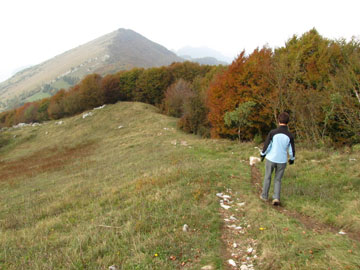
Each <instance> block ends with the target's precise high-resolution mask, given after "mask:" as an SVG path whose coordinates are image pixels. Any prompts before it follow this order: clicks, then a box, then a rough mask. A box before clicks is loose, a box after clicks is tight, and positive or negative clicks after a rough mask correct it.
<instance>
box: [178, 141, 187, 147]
mask: <svg viewBox="0 0 360 270" xmlns="http://www.w3.org/2000/svg"><path fill="white" fill-rule="evenodd" d="M180 144H181V145H182V146H188V144H187V142H186V141H181V142H180Z"/></svg>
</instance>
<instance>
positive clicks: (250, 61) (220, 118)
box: [208, 47, 273, 139]
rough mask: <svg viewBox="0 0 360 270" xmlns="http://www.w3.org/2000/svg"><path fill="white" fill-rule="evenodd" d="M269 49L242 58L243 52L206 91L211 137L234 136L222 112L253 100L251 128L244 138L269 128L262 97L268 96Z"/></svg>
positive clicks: (270, 67)
mask: <svg viewBox="0 0 360 270" xmlns="http://www.w3.org/2000/svg"><path fill="white" fill-rule="evenodd" d="M271 73H272V50H271V49H269V48H266V47H264V48H263V49H261V50H259V49H256V50H255V51H254V52H253V53H252V54H251V55H249V56H246V55H245V51H243V52H242V53H241V54H240V55H239V56H238V58H237V59H236V60H235V61H234V62H233V63H232V64H231V65H230V66H229V68H228V69H227V70H226V71H225V72H224V73H223V74H220V75H219V76H218V77H217V78H216V80H215V81H214V82H213V83H212V84H211V85H210V87H209V91H208V106H209V109H210V112H209V116H208V117H209V120H210V122H211V125H212V129H211V135H212V137H230V138H235V137H236V136H237V131H236V128H230V127H228V126H226V125H225V121H224V116H225V114H226V112H230V111H234V110H235V109H236V107H238V106H239V105H240V104H242V103H244V102H247V101H253V102H255V103H256V105H255V107H254V111H255V112H256V113H253V114H252V115H250V116H249V120H251V122H252V123H253V124H252V127H251V128H249V129H247V130H245V131H244V133H243V135H244V137H243V138H245V139H251V138H252V137H253V136H254V135H256V134H262V135H264V134H265V133H266V132H267V131H269V129H270V128H271V124H272V113H271V108H269V106H268V105H267V103H266V101H265V99H264V97H265V96H267V95H272V92H273V86H272V85H273V84H272V82H271V78H272V75H271Z"/></svg>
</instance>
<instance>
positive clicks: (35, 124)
mask: <svg viewBox="0 0 360 270" xmlns="http://www.w3.org/2000/svg"><path fill="white" fill-rule="evenodd" d="M31 126H32V127H38V126H41V124H40V123H34V124H32V125H31Z"/></svg>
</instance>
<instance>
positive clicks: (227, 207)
mask: <svg viewBox="0 0 360 270" xmlns="http://www.w3.org/2000/svg"><path fill="white" fill-rule="evenodd" d="M220 206H221V207H222V208H224V209H225V210H228V209H230V208H231V206H229V205H226V204H223V203H220Z"/></svg>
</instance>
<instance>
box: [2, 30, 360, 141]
mask: <svg viewBox="0 0 360 270" xmlns="http://www.w3.org/2000/svg"><path fill="white" fill-rule="evenodd" d="M118 101H139V102H145V103H149V104H153V105H155V106H157V107H158V108H160V110H161V111H162V112H163V113H165V114H168V115H170V116H174V117H178V118H179V120H178V126H179V127H180V128H181V129H183V130H184V131H186V132H190V133H195V134H200V135H201V136H205V137H210V136H211V137H214V138H229V139H239V140H254V139H255V140H258V141H260V140H262V139H264V136H266V134H267V133H268V132H269V130H271V129H272V128H274V127H275V126H276V123H277V119H276V118H277V115H278V114H279V113H280V112H282V111H287V112H288V113H289V114H290V116H291V123H290V129H291V131H292V132H293V133H295V135H296V137H297V139H299V140H301V141H306V142H311V143H314V142H316V143H319V144H332V145H344V144H347V145H351V144H356V143H360V44H359V41H357V40H355V39H352V40H350V41H349V42H347V41H345V40H329V39H326V38H324V37H322V36H321V35H320V34H319V33H318V32H317V31H316V30H315V29H312V30H310V31H309V32H307V33H305V34H303V35H302V36H300V37H297V36H293V37H292V38H291V39H289V40H288V41H287V42H286V44H285V46H283V47H280V48H276V49H271V48H268V47H266V46H265V47H263V48H261V49H259V48H257V49H255V50H254V51H253V52H252V53H251V54H249V55H247V54H246V53H245V51H243V52H241V53H240V54H239V56H238V57H237V58H236V59H235V60H234V61H233V63H232V64H231V65H229V66H209V65H199V64H197V63H192V62H183V63H173V64H171V65H170V66H167V67H159V68H149V69H142V68H135V69H132V70H129V71H120V72H118V73H115V74H110V75H106V76H104V77H101V76H100V75H98V74H90V75H88V76H86V77H85V78H84V79H83V80H82V81H80V82H79V83H78V84H76V85H75V86H73V87H71V88H70V89H68V90H67V91H66V90H65V89H61V90H60V91H58V92H57V93H56V94H55V95H54V96H52V97H50V98H45V99H42V100H40V101H36V102H31V103H26V104H25V105H23V106H21V107H19V108H16V109H13V110H10V111H6V112H3V113H1V114H0V127H10V126H12V125H15V124H17V123H20V122H24V123H31V122H42V121H46V120H51V119H60V118H63V117H68V116H72V115H75V114H78V113H81V112H83V111H86V110H89V109H92V108H94V107H97V106H100V105H102V104H111V103H116V102H118Z"/></svg>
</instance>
